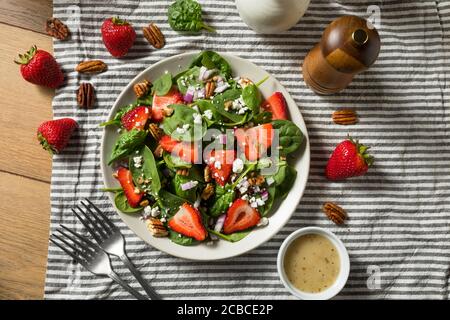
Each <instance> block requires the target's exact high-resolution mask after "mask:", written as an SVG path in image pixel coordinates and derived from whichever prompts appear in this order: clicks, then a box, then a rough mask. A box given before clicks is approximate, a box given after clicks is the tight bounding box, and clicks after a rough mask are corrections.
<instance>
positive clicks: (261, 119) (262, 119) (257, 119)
mask: <svg viewBox="0 0 450 320" xmlns="http://www.w3.org/2000/svg"><path fill="white" fill-rule="evenodd" d="M271 121H272V112H270V111H264V112H260V113H258V114H257V115H255V116H253V122H254V123H255V124H263V123H269V122H271Z"/></svg>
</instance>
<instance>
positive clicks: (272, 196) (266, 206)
mask: <svg viewBox="0 0 450 320" xmlns="http://www.w3.org/2000/svg"><path fill="white" fill-rule="evenodd" d="M276 190H277V189H276V187H275V185H273V184H272V185H270V186H269V187H268V188H267V191H268V192H269V199H267V201H266V203H265V204H264V206H263V207H259V208H258V211H259V213H260V214H261V216H262V217H265V216H267V214H268V213H269V212H270V209H271V208H272V206H273V203H274V202H275V194H276Z"/></svg>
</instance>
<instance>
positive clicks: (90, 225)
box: [72, 199, 161, 300]
mask: <svg viewBox="0 0 450 320" xmlns="http://www.w3.org/2000/svg"><path fill="white" fill-rule="evenodd" d="M85 200H86V201H87V203H88V204H86V203H84V202H83V201H81V204H82V205H83V207H84V208H85V210H83V209H82V208H81V207H80V206H76V208H77V209H78V212H77V210H75V209H72V211H73V213H74V214H75V216H76V217H77V218H78V219H79V220H80V221H81V223H82V224H83V225H84V226H85V227H86V229H87V230H88V231H89V232H90V233H91V235H92V237H93V238H94V239H95V241H97V243H98V245H99V246H100V247H101V248H102V249H103V251H105V252H106V253H108V254H110V255H114V256H117V257H119V259H120V260H122V262H123V263H124V264H125V265H126V266H127V267H128V269H130V271H131V273H132V274H133V275H134V277H135V278H136V279H137V281H138V282H139V283H140V284H141V286H142V287H143V288H144V290H145V292H146V293H147V294H148V296H149V297H150V298H152V299H153V300H159V299H161V298H160V296H159V295H158V294H156V292H155V291H154V290H153V289H152V288H151V287H150V286H149V284H148V283H147V282H146V281H145V279H144V278H143V277H142V276H141V274H140V273H139V271H138V270H137V269H136V267H135V266H134V265H133V263H131V261H130V259H129V258H128V256H127V254H126V251H125V238H124V236H123V235H122V233H121V232H120V230H119V229H118V228H117V227H116V226H115V225H114V224H113V223H112V222H111V220H110V219H109V218H108V217H107V216H106V215H105V214H104V213H103V212H101V211H100V209H99V208H98V207H97V206H95V205H94V204H93V203H92V202H91V201H90V200H89V199H85ZM89 205H90V206H89ZM90 207H92V208H93V209H94V210H95V212H96V214H95V213H94V212H93V211H92V210H91V208H90ZM82 216H83V217H82Z"/></svg>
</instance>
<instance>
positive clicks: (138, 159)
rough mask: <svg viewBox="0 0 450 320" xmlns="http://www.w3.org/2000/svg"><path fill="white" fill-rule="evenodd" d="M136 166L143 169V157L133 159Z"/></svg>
mask: <svg viewBox="0 0 450 320" xmlns="http://www.w3.org/2000/svg"><path fill="white" fill-rule="evenodd" d="M133 162H134V166H135V167H136V168H141V167H142V156H137V157H133Z"/></svg>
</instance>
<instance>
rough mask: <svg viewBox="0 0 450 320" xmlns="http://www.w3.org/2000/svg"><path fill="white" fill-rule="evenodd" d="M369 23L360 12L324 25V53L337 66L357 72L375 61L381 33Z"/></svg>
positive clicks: (338, 68) (344, 70) (353, 72)
mask: <svg viewBox="0 0 450 320" xmlns="http://www.w3.org/2000/svg"><path fill="white" fill-rule="evenodd" d="M367 24H368V22H367V21H366V20H365V19H362V18H359V17H357V16H343V17H340V18H339V19H336V20H334V21H333V22H332V23H330V24H329V25H328V27H327V28H326V29H325V31H324V33H323V35H322V39H321V41H320V44H321V49H322V54H323V56H324V57H325V59H326V60H327V61H328V63H330V65H331V66H332V67H334V68H335V69H336V70H338V71H340V72H344V73H352V74H355V73H359V72H362V71H364V70H366V69H367V68H368V67H370V66H371V65H372V64H373V63H374V62H375V60H376V59H377V57H378V53H379V52H380V36H379V35H378V31H377V30H376V29H375V28H373V27H372V28H368V26H367Z"/></svg>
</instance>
